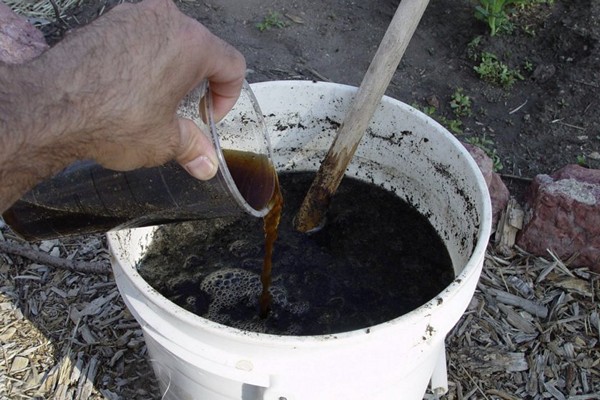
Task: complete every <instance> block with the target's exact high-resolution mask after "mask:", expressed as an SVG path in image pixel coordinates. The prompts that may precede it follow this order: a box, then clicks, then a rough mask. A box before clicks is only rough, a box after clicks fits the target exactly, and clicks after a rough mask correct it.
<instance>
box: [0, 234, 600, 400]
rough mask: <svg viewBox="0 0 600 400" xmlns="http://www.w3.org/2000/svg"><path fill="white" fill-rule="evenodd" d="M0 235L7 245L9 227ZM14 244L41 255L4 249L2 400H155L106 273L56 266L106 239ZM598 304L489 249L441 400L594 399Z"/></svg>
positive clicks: (559, 273)
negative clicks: (40, 258)
mask: <svg viewBox="0 0 600 400" xmlns="http://www.w3.org/2000/svg"><path fill="white" fill-rule="evenodd" d="M0 233H1V234H0V241H1V242H4V243H5V244H8V245H9V246H14V243H15V242H16V238H15V237H14V236H13V235H12V233H11V232H10V230H9V228H8V227H4V228H3V229H2V231H0ZM21 245H22V246H25V247H27V248H29V249H30V250H31V252H32V253H40V254H43V255H44V256H45V257H47V258H45V259H44V260H45V262H44V263H41V262H39V261H31V260H30V258H35V257H33V256H31V254H29V255H28V256H27V257H29V258H26V257H23V256H21V255H15V254H16V253H18V251H14V247H10V248H9V249H8V250H7V249H6V248H5V251H4V252H0V346H1V352H0V399H61V400H62V399H109V400H112V399H159V398H160V395H159V392H158V387H157V385H156V382H155V379H154V376H153V373H152V368H151V366H150V364H149V363H148V360H147V358H146V346H145V344H144V340H143V336H142V331H141V329H140V326H139V325H138V323H137V322H136V321H135V320H134V318H133V317H132V316H131V314H130V313H129V312H128V310H127V308H126V307H125V305H124V303H123V301H122V299H121V297H120V295H119V292H118V290H117V287H116V285H115V282H114V280H113V277H112V275H110V274H104V273H102V270H101V269H100V273H89V272H87V273H82V272H76V271H72V270H68V269H65V267H64V266H63V265H61V264H62V261H61V260H70V261H72V262H75V265H76V268H77V266H78V265H95V266H101V265H107V264H108V262H109V255H108V253H107V250H106V244H105V241H104V236H102V235H97V236H87V237H82V238H79V239H65V240H53V241H44V242H40V243H36V244H24V245H23V244H22V243H21ZM7 251H8V252H7ZM19 254H20V253H19ZM48 257H49V258H48ZM81 262H85V264H79V263H81ZM52 265H57V266H58V267H59V268H56V267H53V266H52ZM598 300H600V276H599V275H598V274H595V273H592V272H590V271H588V270H587V269H585V268H579V269H569V268H567V266H566V265H565V263H564V262H562V261H561V260H558V259H556V258H553V259H552V261H546V260H544V259H542V258H538V257H533V256H531V255H529V254H527V253H525V252H523V251H521V250H519V249H514V250H513V251H512V254H509V255H508V256H507V255H500V254H497V253H496V252H495V251H494V249H493V248H492V247H490V249H489V251H488V253H487V256H486V260H485V266H484V269H483V273H482V276H481V279H480V282H479V285H478V288H477V290H476V293H475V295H474V297H473V300H472V302H471V304H470V305H469V307H468V309H467V311H466V312H465V314H464V316H463V317H462V319H461V320H460V321H459V322H458V324H457V325H456V326H455V327H454V329H453V330H452V331H451V333H450V334H449V336H448V338H447V341H446V343H447V353H448V373H449V376H448V378H449V386H450V391H449V393H448V394H446V395H445V396H443V397H442V398H444V399H449V400H454V399H507V400H512V399H524V398H527V399H549V398H551V399H570V400H584V399H600V345H599V341H600V317H599V315H600V308H599V306H598V304H599V301H598ZM426 398H430V399H431V398H434V396H433V395H432V394H428V395H427V396H426Z"/></svg>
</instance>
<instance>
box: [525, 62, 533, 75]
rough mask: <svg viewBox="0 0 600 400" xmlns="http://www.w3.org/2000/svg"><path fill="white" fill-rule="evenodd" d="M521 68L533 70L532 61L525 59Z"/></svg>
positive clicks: (528, 70)
mask: <svg viewBox="0 0 600 400" xmlns="http://www.w3.org/2000/svg"><path fill="white" fill-rule="evenodd" d="M523 69H524V70H525V71H527V72H533V63H532V62H531V61H530V60H525V63H524V64H523Z"/></svg>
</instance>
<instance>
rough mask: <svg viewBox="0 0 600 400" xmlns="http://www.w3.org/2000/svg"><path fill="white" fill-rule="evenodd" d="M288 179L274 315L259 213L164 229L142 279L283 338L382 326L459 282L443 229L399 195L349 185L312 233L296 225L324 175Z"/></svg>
mask: <svg viewBox="0 0 600 400" xmlns="http://www.w3.org/2000/svg"><path fill="white" fill-rule="evenodd" d="M279 178H280V183H281V191H282V194H283V198H284V202H285V205H284V207H283V214H282V218H281V223H280V225H279V232H278V238H277V241H276V243H275V249H274V250H275V251H274V256H273V265H274V269H273V275H272V286H271V295H272V302H271V311H270V313H269V314H268V315H267V317H266V318H260V317H259V302H258V300H259V295H260V292H261V279H260V276H261V269H262V267H263V257H264V251H263V248H264V242H265V239H264V233H263V229H262V221H260V220H259V219H257V218H254V217H252V216H246V215H244V216H241V217H233V218H231V217H230V218H222V219H213V220H204V221H194V222H187V223H184V224H179V225H165V226H162V227H161V228H159V234H158V235H157V238H156V240H154V241H153V242H152V244H151V245H150V246H149V248H148V252H147V255H146V256H145V259H144V260H142V261H141V262H140V267H139V271H140V274H141V275H142V276H143V277H144V278H145V279H146V281H147V282H148V283H149V284H150V285H152V286H153V287H154V288H155V289H156V290H157V291H159V292H160V293H161V294H163V295H164V296H165V297H167V298H169V299H170V300H171V301H173V302H175V303H176V304H178V305H179V306H181V307H183V308H186V309H187V310H189V311H191V312H193V313H195V314H198V315H201V316H203V317H205V318H208V319H211V320H213V321H216V322H220V323H223V324H226V325H230V326H234V327H237V328H240V329H244V330H250V331H258V332H267V333H273V334H282V335H292V334H293V335H320V334H331V333H338V332H346V331H351V330H355V329H360V328H367V327H370V326H373V325H377V324H380V323H383V322H385V321H389V320H391V319H394V318H396V317H399V316H400V315H403V314H405V313H407V312H409V311H412V310H414V309H415V308H417V307H419V306H421V305H423V304H425V303H426V302H427V301H429V300H431V299H433V298H434V297H435V296H436V295H437V294H438V293H440V292H442V290H443V289H444V288H445V287H446V286H448V285H449V284H450V282H452V280H453V279H454V270H453V268H452V261H451V260H450V255H449V254H448V251H447V250H446V248H445V246H444V243H443V242H442V240H441V238H440V237H439V236H438V234H437V232H436V231H435V229H434V228H433V227H432V226H431V224H430V223H429V222H428V220H427V219H426V218H425V217H424V216H422V215H421V214H419V212H418V211H417V210H416V209H415V208H414V207H412V206H410V205H409V204H408V203H406V202H404V201H403V200H401V199H399V198H398V197H397V196H395V195H394V194H393V193H391V192H388V191H386V190H384V189H382V188H380V187H379V186H377V185H374V184H369V183H365V182H361V181H359V180H357V179H350V178H345V179H344V180H343V181H342V183H341V185H340V187H339V189H338V191H337V192H336V195H335V197H334V199H333V201H332V204H331V207H330V208H329V211H328V214H327V223H326V224H325V226H324V227H323V228H322V229H321V230H320V231H318V232H316V233H313V234H311V235H306V234H304V233H300V232H298V231H297V230H296V229H295V228H294V224H293V218H294V216H295V215H296V212H297V210H298V208H299V207H300V203H301V202H302V200H303V199H304V196H305V194H306V192H307V191H308V187H309V186H310V184H311V182H312V181H313V179H314V173H308V172H305V173H285V174H281V176H280V177H279Z"/></svg>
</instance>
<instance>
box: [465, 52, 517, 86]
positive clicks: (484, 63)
mask: <svg viewBox="0 0 600 400" xmlns="http://www.w3.org/2000/svg"><path fill="white" fill-rule="evenodd" d="M474 69H475V71H476V72H477V73H478V74H479V77H480V78H481V79H483V80H484V81H487V82H490V83H493V84H496V85H499V86H501V87H503V88H505V89H508V88H510V87H511V86H512V85H513V84H514V83H515V82H516V81H517V79H519V80H523V79H524V78H523V75H521V73H520V72H519V71H517V70H514V69H510V68H509V67H508V66H507V65H506V64H504V63H503V62H501V61H500V60H498V57H496V55H495V54H493V53H488V52H483V53H482V54H481V62H480V63H479V65H478V66H475V67H474Z"/></svg>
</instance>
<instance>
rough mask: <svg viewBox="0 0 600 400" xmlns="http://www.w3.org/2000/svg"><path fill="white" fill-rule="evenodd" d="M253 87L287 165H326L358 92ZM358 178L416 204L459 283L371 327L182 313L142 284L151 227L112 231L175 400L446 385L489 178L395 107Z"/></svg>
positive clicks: (382, 117) (118, 266) (425, 123)
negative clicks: (231, 321)
mask: <svg viewBox="0 0 600 400" xmlns="http://www.w3.org/2000/svg"><path fill="white" fill-rule="evenodd" d="M253 89H254V90H255V93H256V95H257V97H258V98H259V102H260V103H261V106H262V108H263V111H264V112H265V114H266V116H267V123H268V124H269V125H270V126H271V131H272V137H271V141H272V144H273V147H274V154H275V162H276V164H277V165H278V167H279V168H280V169H286V170H315V169H316V168H318V165H319V163H320V161H321V160H322V158H323V156H324V154H325V152H326V151H327V149H328V148H329V145H330V143H331V139H332V137H333V135H334V134H335V132H336V129H337V123H338V122H341V120H342V119H343V115H344V112H345V109H346V107H347V106H348V104H349V101H350V100H351V97H352V95H353V93H354V91H355V88H351V87H347V86H342V85H335V84H325V83H312V82H289V81H287V82H266V83H262V84H256V85H253ZM425 139H428V140H425ZM421 158H425V160H422V159H421ZM349 174H351V175H355V176H357V177H359V178H361V179H364V180H367V181H372V182H374V183H376V184H380V185H382V186H384V187H386V188H387V189H390V190H392V191H394V192H395V193H397V194H398V195H399V196H401V197H403V198H405V199H408V200H409V201H411V202H412V203H413V204H414V203H415V202H417V203H418V204H415V205H416V206H418V207H419V209H420V210H421V212H422V213H424V214H425V215H427V216H429V219H430V220H431V221H432V223H433V224H434V226H435V227H436V229H438V232H440V234H441V235H442V236H443V238H444V240H445V241H446V244H447V246H448V248H449V251H450V253H451V255H452V259H453V262H454V265H455V269H456V273H457V278H456V280H455V281H454V282H453V283H452V284H451V285H450V286H449V287H448V288H446V289H445V290H444V291H443V292H442V293H440V294H439V295H438V296H437V297H436V299H433V300H432V301H430V302H429V303H427V304H426V305H424V306H422V307H420V308H418V309H417V310H414V311H412V312H411V313H408V314H406V315H404V316H402V317H399V318H396V319H394V320H392V321H389V322H386V323H384V324H381V325H378V326H374V327H371V328H369V329H364V330H360V331H354V332H346V333H342V334H339V335H329V336H315V337H280V336H272V335H261V334H252V333H249V332H241V331H238V330H235V329H233V328H228V327H224V326H221V325H218V324H214V323H212V322H210V321H206V320H204V319H202V318H199V317H197V316H194V315H192V314H190V313H188V312H187V311H185V310H183V309H180V308H179V307H177V306H175V305H174V304H172V303H170V302H169V301H167V300H166V299H164V298H163V297H162V296H161V295H160V294H158V293H156V292H154V290H153V289H151V288H150V287H149V286H148V285H147V283H145V282H144V281H143V280H142V279H141V277H139V275H137V272H136V271H135V264H136V263H137V260H139V258H140V256H141V254H142V253H143V247H144V246H146V245H147V243H148V240H150V238H151V232H152V230H151V229H146V230H144V231H140V230H134V231H129V232H118V233H111V234H110V235H109V244H110V246H111V252H112V254H113V255H114V269H115V276H116V279H117V283H118V284H119V289H120V290H121V293H122V294H123V297H124V298H125V301H126V303H127V304H128V306H129V308H130V309H131V311H132V313H133V314H134V315H135V316H136V319H137V320H138V321H140V323H141V324H142V326H143V329H144V334H145V336H146V339H147V341H148V348H149V353H150V355H151V357H152V358H154V360H153V366H154V368H155V370H156V371H157V375H158V376H159V379H160V380H161V381H163V382H165V383H164V384H163V390H165V386H166V384H167V383H169V384H170V386H169V390H167V391H166V398H201V399H212V398H214V399H221V398H231V399H279V398H281V397H285V398H286V399H288V400H290V399H293V398H296V399H320V398H322V399H331V398H345V399H361V398H371V399H392V398H403V399H413V398H414V399H420V398H422V395H423V393H424V391H425V388H426V386H427V381H428V380H429V379H430V377H432V375H433V376H434V378H435V376H443V377H445V359H444V358H443V355H444V346H443V341H444V338H445V335H446V334H447V333H448V332H449V331H450V329H451V328H452V326H454V324H455V323H456V322H457V321H458V318H460V315H461V314H462V313H463V312H464V310H465V308H466V307H467V305H468V302H469V301H470V298H471V297H472V294H473V291H474V289H475V285H476V283H477V279H478V277H479V272H480V270H481V266H482V263H483V256H484V251H485V245H486V243H487V238H488V236H489V230H490V221H489V220H490V206H489V197H488V195H487V191H486V189H485V183H484V182H483V178H482V177H481V174H480V173H479V171H478V169H477V166H476V165H475V164H474V162H473V161H472V160H471V159H470V157H469V156H468V155H466V151H464V149H462V146H461V145H460V144H458V142H457V141H456V140H455V139H454V138H453V137H452V136H451V135H450V134H448V133H447V132H446V131H445V130H444V129H443V128H441V127H440V126H439V125H437V124H435V123H434V122H433V121H431V120H430V119H429V118H428V117H426V116H424V115H422V114H420V113H419V112H417V111H416V110H414V109H412V108H410V107H408V106H406V105H404V104H402V103H400V102H397V101H395V100H392V99H389V98H386V99H384V101H383V102H382V105H381V106H380V109H379V110H378V112H377V114H376V116H375V117H374V121H373V123H372V124H371V125H370V127H369V132H367V137H365V138H364V139H363V142H362V143H361V145H360V146H359V149H358V151H357V156H356V157H355V160H353V163H352V165H351V166H350V167H349ZM135 231H137V232H135ZM440 360H441V361H440ZM440 365H442V367H440ZM440 370H441V372H440ZM177 376H179V377H177ZM215 376H216V377H215ZM443 377H442V379H440V378H437V379H436V380H437V381H444V379H443ZM177 379H178V380H177ZM217 393H219V394H217ZM170 394H172V395H173V397H169V395H170ZM189 396H191V397H189Z"/></svg>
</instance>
